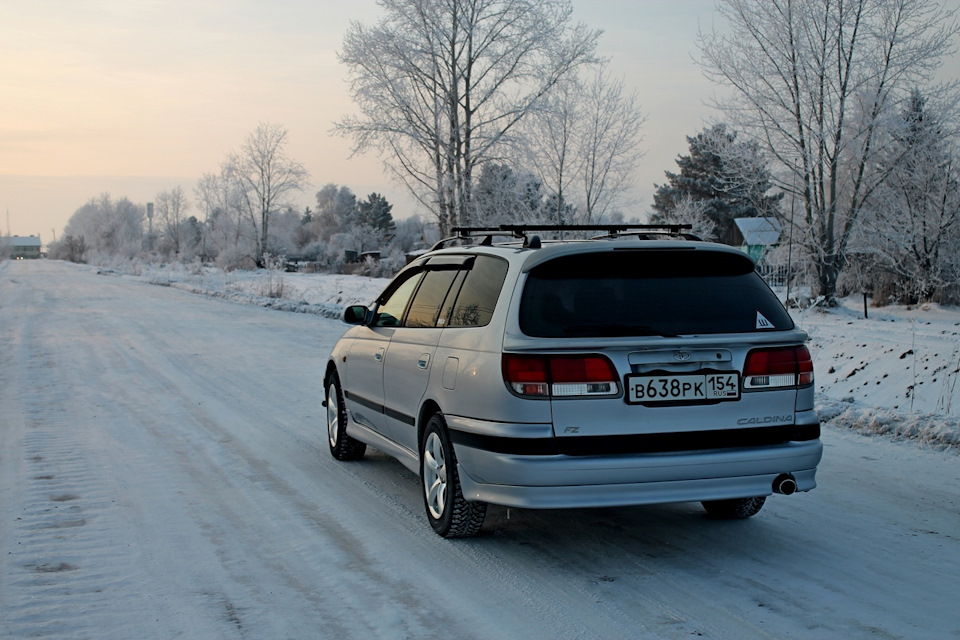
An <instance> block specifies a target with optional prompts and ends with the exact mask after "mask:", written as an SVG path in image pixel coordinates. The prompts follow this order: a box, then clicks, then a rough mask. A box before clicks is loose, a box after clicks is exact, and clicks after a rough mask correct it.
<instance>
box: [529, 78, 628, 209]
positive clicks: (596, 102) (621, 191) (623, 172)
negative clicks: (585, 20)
mask: <svg viewBox="0 0 960 640" xmlns="http://www.w3.org/2000/svg"><path fill="white" fill-rule="evenodd" d="M644 122H645V116H644V115H643V113H642V112H641V111H640V106H639V104H638V95H637V92H636V91H632V92H631V91H627V90H626V88H625V84H624V81H623V79H622V78H613V77H611V75H610V72H609V68H608V66H607V63H606V61H603V62H599V63H597V64H593V65H584V66H583V67H582V68H581V69H580V71H579V73H577V74H575V75H574V74H571V75H570V76H569V77H567V78H566V79H564V80H562V81H561V82H560V83H558V85H557V88H556V89H555V90H554V91H553V92H551V94H550V95H548V96H546V97H545V98H544V100H542V101H541V102H540V104H539V105H537V108H536V109H535V110H534V111H533V112H532V113H531V114H530V117H529V118H528V119H527V120H526V121H525V122H524V124H523V127H522V130H523V141H522V148H523V151H524V153H523V154H522V155H521V159H520V162H521V163H522V164H524V165H527V166H530V167H533V168H534V169H535V170H536V172H537V175H538V176H539V178H540V180H541V181H542V182H543V184H544V186H545V187H546V191H547V194H548V197H550V198H551V201H552V202H554V203H555V204H554V206H552V207H551V209H552V210H554V213H557V212H562V211H564V210H566V209H567V208H568V207H570V208H572V209H575V210H576V211H577V212H578V215H577V217H578V218H579V219H581V221H582V222H585V223H587V224H589V223H591V222H599V221H600V220H602V219H603V217H604V215H605V214H606V213H607V212H608V210H609V209H610V208H611V207H613V206H616V205H618V204H623V203H625V198H626V196H627V194H628V193H629V192H630V189H631V188H632V187H633V185H634V182H635V177H636V168H637V162H638V161H639V160H640V158H642V157H643V151H642V150H641V149H640V143H641V141H642V136H641V128H642V126H643V123H644ZM553 222H560V221H559V220H554V221H553ZM567 222H572V221H569V220H568V221H567Z"/></svg>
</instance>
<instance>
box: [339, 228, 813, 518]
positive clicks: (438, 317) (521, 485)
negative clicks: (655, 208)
mask: <svg viewBox="0 0 960 640" xmlns="http://www.w3.org/2000/svg"><path fill="white" fill-rule="evenodd" d="M686 228H687V227H685V226H683V225H674V226H667V227H656V228H651V227H649V226H643V227H636V226H634V227H624V226H605V227H591V229H592V230H593V231H594V232H595V233H596V232H600V233H601V234H602V235H600V236H597V237H594V238H591V239H583V240H570V239H566V240H558V241H547V240H543V241H541V239H540V237H539V236H536V235H532V234H531V232H532V231H538V232H539V233H543V234H546V233H550V234H552V235H559V236H563V235H570V234H572V233H583V231H584V229H583V228H569V227H544V226H540V227H537V228H535V229H534V228H530V227H522V226H502V227H498V228H496V229H491V228H479V229H478V228H470V229H457V230H455V231H456V232H458V234H459V240H460V242H461V244H466V246H449V247H445V248H444V247H438V248H434V249H433V250H431V251H430V252H428V253H426V254H425V255H423V256H422V257H420V258H418V259H417V260H415V261H414V262H412V263H411V264H409V265H408V266H407V267H406V268H404V269H403V270H402V271H401V272H400V273H398V274H397V276H396V277H395V278H394V279H393V280H392V281H391V282H390V284H389V285H388V286H387V288H386V290H385V291H384V292H383V293H382V294H381V295H380V297H378V298H377V299H376V300H375V301H374V302H373V303H372V304H371V305H370V306H369V307H362V306H352V307H348V308H346V309H345V310H344V313H343V319H344V321H345V322H347V323H348V324H351V325H354V326H352V327H351V328H350V329H348V330H347V331H346V333H345V334H344V335H343V337H342V338H341V339H340V340H339V342H338V343H337V344H336V346H335V347H334V349H333V352H332V353H331V355H330V359H329V362H328V363H327V368H326V372H325V376H324V386H325V390H326V399H325V402H324V405H325V407H326V416H327V428H328V429H327V434H328V438H329V444H330V451H331V453H332V454H333V456H334V457H335V458H337V459H338V460H350V459H355V458H359V457H361V456H362V455H363V454H364V451H365V449H366V446H367V445H370V446H373V447H375V448H377V449H379V450H381V451H383V452H386V453H388V454H389V455H391V456H394V457H395V458H397V459H398V460H399V461H400V462H402V463H403V464H404V465H405V466H407V467H408V468H409V469H411V470H412V471H413V472H415V473H416V474H418V475H419V477H420V483H421V487H422V494H423V499H424V504H425V507H426V514H427V518H428V520H429V521H430V524H431V525H432V527H433V529H434V530H435V531H436V532H437V533H438V534H440V535H442V536H446V537H463V536H471V535H474V534H476V533H477V532H478V531H479V530H480V528H481V525H482V523H483V518H484V514H485V511H486V504H487V503H493V504H500V505H506V506H512V507H522V508H550V509H554V508H569V507H608V506H616V505H639V504H653V503H666V502H685V501H699V502H701V503H702V504H703V506H704V508H705V509H706V510H707V511H708V512H709V513H711V514H714V515H716V516H718V517H725V518H746V517H749V516H752V515H754V514H755V513H757V511H759V509H760V508H761V507H762V506H763V503H764V500H765V499H766V496H768V495H770V494H772V493H779V494H785V495H789V494H791V493H793V492H795V491H809V490H811V489H813V488H814V487H815V486H816V481H815V474H816V470H817V464H818V463H819V462H820V457H821V454H822V451H823V447H822V445H821V442H820V423H819V421H818V419H817V416H816V414H815V412H814V408H813V398H814V389H813V364H812V362H811V359H810V353H809V351H808V350H807V347H806V346H805V345H804V343H805V342H806V340H807V336H806V334H805V333H804V332H802V331H800V330H798V329H797V328H796V326H795V325H794V323H793V321H792V320H791V318H790V316H789V315H788V314H787V312H786V311H785V310H784V308H783V306H782V305H781V304H780V302H779V300H778V299H777V298H776V296H775V295H774V294H773V292H772V291H771V290H770V289H769V287H768V286H767V285H766V284H765V283H764V281H763V280H762V279H761V278H760V276H759V275H758V274H757V273H756V272H755V270H754V267H755V265H754V263H753V261H752V260H751V259H750V258H749V257H748V256H747V255H745V254H744V253H742V252H740V251H738V250H736V249H733V248H731V247H728V246H725V245H719V244H713V243H706V242H700V241H697V240H696V239H690V237H689V236H686V235H685V234H684V233H683V230H684V229H686ZM511 235H512V236H515V238H514V239H511V238H509V236H511ZM503 236H508V238H507V240H506V241H503V240H498V241H494V238H502V237H503ZM465 238H469V240H468V241H467V242H466V243H464V239H465ZM469 243H473V244H469ZM442 244H444V243H441V245H442Z"/></svg>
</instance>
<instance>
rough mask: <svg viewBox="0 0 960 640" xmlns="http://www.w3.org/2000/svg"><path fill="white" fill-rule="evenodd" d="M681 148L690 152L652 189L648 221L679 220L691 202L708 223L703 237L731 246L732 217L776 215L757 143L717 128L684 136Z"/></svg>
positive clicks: (778, 196) (778, 197)
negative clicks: (684, 141)
mask: <svg viewBox="0 0 960 640" xmlns="http://www.w3.org/2000/svg"><path fill="white" fill-rule="evenodd" d="M687 144H688V145H689V147H690V154H689V155H685V156H680V157H678V158H677V166H678V167H679V168H680V171H679V173H672V172H670V171H667V172H666V176H667V182H666V184H662V185H654V186H655V187H656V192H655V193H654V195H653V215H652V216H651V222H654V223H659V222H665V221H666V220H668V219H669V220H671V221H675V222H678V223H680V222H684V220H682V219H680V213H690V212H691V211H692V209H691V203H692V202H696V203H699V204H698V205H697V206H696V207H695V209H696V211H697V216H698V217H700V216H706V218H707V219H709V220H710V223H711V224H710V227H711V230H710V231H711V232H710V234H709V235H711V236H715V237H716V238H717V239H718V240H719V241H720V242H726V243H728V244H732V243H733V242H734V240H735V238H736V225H735V224H734V220H735V219H736V218H754V217H757V216H769V215H774V216H775V215H777V213H778V207H779V202H780V200H781V198H782V197H783V196H782V194H773V195H771V194H769V193H768V192H769V190H770V189H771V187H772V185H771V182H770V172H769V170H768V169H767V162H766V159H765V158H764V157H763V155H762V153H761V152H760V149H759V146H758V144H757V143H755V142H752V141H744V140H740V139H738V137H737V134H736V132H733V131H730V130H729V129H727V126H726V125H724V124H718V125H715V126H713V127H708V128H706V129H704V130H703V131H701V132H700V133H698V134H697V135H696V136H693V137H691V136H687ZM681 205H682V206H681ZM678 209H679V210H680V211H677V210H678Z"/></svg>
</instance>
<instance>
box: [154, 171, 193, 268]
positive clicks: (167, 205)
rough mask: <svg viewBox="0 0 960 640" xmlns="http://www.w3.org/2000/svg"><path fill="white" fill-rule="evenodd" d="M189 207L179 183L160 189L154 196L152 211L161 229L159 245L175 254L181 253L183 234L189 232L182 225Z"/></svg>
mask: <svg viewBox="0 0 960 640" xmlns="http://www.w3.org/2000/svg"><path fill="white" fill-rule="evenodd" d="M189 208H190V203H189V201H188V200H187V196H186V194H185V193H184V191H183V187H181V186H179V185H177V186H176V187H174V188H173V189H169V190H167V191H161V192H160V193H158V194H157V195H156V197H155V198H154V211H155V212H156V213H155V215H156V217H157V221H158V223H159V225H160V228H161V231H162V235H161V238H160V242H161V246H163V247H164V248H165V249H166V250H167V251H168V252H169V253H171V254H173V255H175V256H179V255H180V254H181V251H182V250H183V244H184V243H185V241H186V235H185V234H188V233H189V232H190V229H188V228H187V227H185V226H184V222H185V219H186V213H187V210H188V209H189Z"/></svg>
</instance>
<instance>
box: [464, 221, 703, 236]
mask: <svg viewBox="0 0 960 640" xmlns="http://www.w3.org/2000/svg"><path fill="white" fill-rule="evenodd" d="M690 229H693V225H692V224H501V225H499V226H497V227H453V229H451V231H453V232H454V233H456V234H459V236H461V237H466V236H469V235H473V234H484V233H493V234H497V233H498V232H499V233H503V234H512V235H514V236H517V237H520V236H522V235H523V234H524V233H526V232H527V231H607V232H609V233H624V232H627V231H666V232H668V233H677V234H679V233H682V232H683V231H688V230H690Z"/></svg>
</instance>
